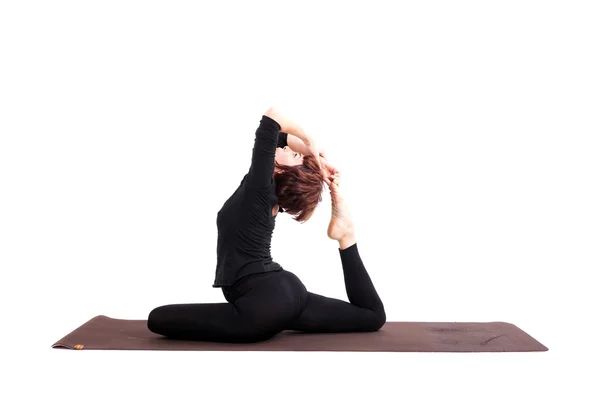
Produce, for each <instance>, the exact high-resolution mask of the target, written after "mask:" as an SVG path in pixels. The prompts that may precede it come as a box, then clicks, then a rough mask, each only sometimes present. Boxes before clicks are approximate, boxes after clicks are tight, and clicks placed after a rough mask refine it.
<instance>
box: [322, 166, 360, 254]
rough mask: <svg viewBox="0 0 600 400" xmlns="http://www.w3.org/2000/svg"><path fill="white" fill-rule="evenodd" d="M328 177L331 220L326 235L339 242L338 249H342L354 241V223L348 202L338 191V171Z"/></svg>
mask: <svg viewBox="0 0 600 400" xmlns="http://www.w3.org/2000/svg"><path fill="white" fill-rule="evenodd" d="M330 179H331V184H330V185H329V189H330V191H331V192H330V193H331V221H329V227H328V228H327V236H329V238H331V239H333V240H337V241H338V242H340V249H341V250H344V249H347V248H348V247H350V246H352V245H353V244H354V243H356V238H355V236H354V223H353V222H352V216H351V215H350V209H349V208H348V204H346V201H345V200H344V198H343V196H342V193H341V192H340V186H339V185H340V176H339V173H338V174H335V175H332V176H331V178H330Z"/></svg>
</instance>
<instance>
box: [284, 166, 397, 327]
mask: <svg viewBox="0 0 600 400" xmlns="http://www.w3.org/2000/svg"><path fill="white" fill-rule="evenodd" d="M339 182H340V176H339V173H337V174H335V175H333V176H331V177H330V181H329V182H328V183H329V188H330V190H331V221H330V223H329V227H328V229H327V235H328V236H329V237H330V238H331V239H335V240H337V241H338V242H339V244H340V248H339V252H340V257H341V259H342V267H343V270H344V281H345V283H346V293H347V295H348V299H349V300H350V303H348V302H345V301H342V300H339V299H333V298H330V297H325V296H321V295H319V294H315V293H311V292H308V301H307V302H306V305H305V308H304V310H303V312H302V313H301V314H300V316H299V318H298V319H297V320H296V321H294V322H293V323H292V325H291V326H290V328H289V329H295V330H300V331H305V332H370V331H376V330H378V329H379V328H381V327H382V326H383V324H384V323H385V320H386V315H385V310H384V308H383V303H382V302H381V299H380V298H379V295H378V294H377V291H376V290H375V287H374V286H373V282H372V281H371V277H370V276H369V274H368V273H367V270H366V269H365V266H364V264H363V262H362V259H361V258H360V254H359V253H358V247H357V244H356V237H355V235H354V224H353V222H352V217H351V215H350V210H349V209H348V205H347V203H346V201H345V200H344V198H343V195H342V193H341V191H340V188H339Z"/></svg>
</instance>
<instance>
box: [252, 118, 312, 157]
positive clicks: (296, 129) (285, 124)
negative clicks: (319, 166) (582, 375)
mask: <svg viewBox="0 0 600 400" xmlns="http://www.w3.org/2000/svg"><path fill="white" fill-rule="evenodd" d="M264 115H266V116H267V117H269V118H271V119H274V120H275V121H277V123H278V124H279V125H280V126H281V131H282V132H285V133H287V134H288V135H293V136H295V138H296V140H294V139H292V141H293V142H296V143H294V144H297V142H300V143H302V144H305V143H306V142H313V139H312V138H311V137H310V136H309V135H308V134H307V133H306V132H305V131H304V129H303V128H302V127H301V126H300V125H298V124H297V123H296V122H294V121H292V120H291V119H289V118H288V117H286V116H285V115H283V114H282V113H281V111H279V110H277V109H276V108H275V107H269V109H268V110H267V111H266V112H265V113H264ZM288 146H290V148H291V149H292V150H294V151H299V150H295V149H294V148H293V147H292V145H291V144H290V136H288ZM301 153H302V152H301ZM303 154H304V153H303Z"/></svg>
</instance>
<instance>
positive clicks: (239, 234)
mask: <svg viewBox="0 0 600 400" xmlns="http://www.w3.org/2000/svg"><path fill="white" fill-rule="evenodd" d="M280 130H281V126H280V125H279V123H277V121H275V120H274V119H272V118H269V117H267V116H266V115H263V116H262V119H261V121H260V125H259V127H258V129H257V130H256V133H255V135H256V137H255V139H254V148H253V150H252V162H251V165H250V170H249V171H248V173H247V174H246V175H245V176H244V179H242V181H241V182H240V185H239V187H238V188H237V189H236V191H235V192H234V193H233V194H232V195H231V197H229V199H227V201H225V203H224V204H223V207H221V210H219V212H218V213H217V229H218V239H217V268H216V272H215V282H214V284H213V287H223V286H230V285H232V284H233V283H234V282H235V281H236V280H238V279H240V278H241V277H243V276H246V275H250V274H254V273H258V272H266V271H276V270H280V269H282V267H281V265H279V264H278V263H277V262H275V261H273V258H272V257H271V238H272V236H273V229H274V228H275V217H276V216H273V214H272V210H273V207H275V205H276V204H278V201H277V196H276V194H275V179H274V178H273V172H274V171H275V149H276V148H277V147H285V146H286V145H287V133H284V132H280ZM279 212H282V210H281V208H280V209H279Z"/></svg>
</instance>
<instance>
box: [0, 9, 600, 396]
mask: <svg viewBox="0 0 600 400" xmlns="http://www.w3.org/2000/svg"><path fill="white" fill-rule="evenodd" d="M200 3H201V2H193V1H190V2H183V1H181V2H170V1H169V2H167V1H163V2H157V1H143V2H142V1H138V2H134V1H122V0H120V1H102V2H84V1H70V2H67V1H54V2H28V1H19V2H17V1H13V2H10V1H6V2H2V5H1V6H0V46H1V47H0V57H1V62H0V70H1V73H0V102H1V103H0V135H1V136H0V185H1V186H0V194H1V195H0V206H1V207H0V240H1V242H0V263H1V271H2V283H1V285H2V317H1V320H2V331H1V332H2V343H3V352H4V355H3V357H2V358H3V359H4V362H3V365H5V367H7V368H6V369H5V371H6V370H8V373H6V372H5V373H4V374H3V379H2V381H3V383H2V385H1V387H2V389H1V390H2V391H3V392H4V391H5V392H6V394H3V395H2V396H1V397H3V398H11V399H16V398H33V397H34V396H35V395H37V396H38V397H40V398H41V397H42V396H43V397H52V398H62V399H80V398H86V399H95V398H98V399H101V398H102V399H107V398H113V399H115V398H126V397H128V396H129V397H135V398H157V399H159V398H160V399H165V398H169V399H187V398H194V399H198V398H214V396H219V397H218V398H263V399H267V398H273V399H275V398H277V399H307V398H325V397H331V398H365V399H366V398H411V399H416V398H433V397H440V396H444V397H445V398H461V399H466V398H469V399H475V398H488V399H496V398H498V399H500V398H507V397H510V398H517V399H525V398H544V397H546V396H550V395H556V396H558V398H567V397H568V398H577V399H592V398H598V394H599V389H598V386H597V384H594V383H593V382H592V378H594V376H596V375H595V373H593V370H594V369H595V368H596V367H595V366H596V364H597V361H598V350H597V346H596V344H595V338H596V336H597V334H598V322H597V320H596V318H597V310H596V309H595V307H594V306H595V305H597V304H598V289H597V280H594V279H592V278H591V276H592V274H593V273H594V272H596V270H597V269H598V267H599V266H600V263H599V261H600V256H599V251H598V246H599V244H600V228H599V227H600V212H599V207H598V205H599V204H600V190H599V174H598V172H599V171H600V165H599V164H600V162H599V158H598V154H599V151H600V146H599V143H600V141H599V138H598V135H599V133H600V129H599V119H598V113H599V110H600V98H599V93H600V79H599V75H600V74H598V71H600V58H599V54H598V49H599V48H600V47H599V46H600V44H599V42H600V40H599V38H600V28H599V25H598V20H600V13H599V10H598V6H597V4H596V3H595V2H592V1H590V2H581V1H579V2H578V1H538V2H534V1H523V0H519V1H503V2H481V1H453V2H446V1H444V2H442V1H440V2H432V1H420V2H409V3H399V2H387V3H386V2H369V3H368V5H367V2H343V3H342V2H339V3H337V2H290V1H279V2H276V1H271V2H266V1H256V0H255V1H252V2H237V3H234V2H219V3H218V4H219V5H218V6H216V5H208V4H204V3H202V4H200ZM212 3H215V4H216V3H217V2H212ZM271 105H273V106H276V107H278V108H279V109H280V110H281V111H283V112H284V113H286V114H287V115H288V116H289V117H290V118H292V119H294V120H296V121H297V122H299V123H300V124H302V125H303V126H304V127H305V128H306V130H307V131H308V133H309V134H311V135H312V136H313V137H314V138H315V139H316V140H317V141H318V142H319V143H320V144H321V145H322V146H323V147H325V148H326V149H327V150H328V154H329V158H330V160H331V161H332V162H333V163H334V164H336V166H337V167H338V168H339V169H340V170H341V171H342V174H343V183H342V184H343V188H344V190H345V193H346V197H347V200H348V202H349V204H350V208H351V210H352V215H353V216H354V221H355V224H356V229H357V240H358V246H359V251H360V254H361V255H362V257H363V260H364V262H365V264H366V266H367V269H368V271H369V272H370V274H371V277H372V279H373V281H374V283H375V285H376V287H377V289H378V291H379V293H380V296H381V298H382V300H383V301H384V303H385V306H386V311H387V316H388V321H472V322H487V321H505V322H510V323H514V324H516V325H517V326H518V327H520V328H521V329H523V330H525V331H526V332H527V333H529V334H530V335H532V336H533V337H534V338H536V339H537V340H539V341H540V342H541V343H543V344H544V345H546V346H547V347H549V348H550V350H549V351H548V352H544V353H511V354H500V353H496V354H494V353H492V354H489V353H487V354H481V353H480V354H444V353H438V354H429V353H379V354H376V353H375V354H374V353H333V354H331V353H234V352H224V353H219V352H215V353H205V352H179V353H178V352H141V351H140V352H116V351H97V352H94V351H82V352H77V351H67V350H55V349H51V347H50V346H51V345H52V344H53V343H54V342H56V341H57V340H58V339H60V338H62V337H63V336H64V335H66V334H67V333H69V332H71V331H72V330H73V329H75V328H77V327H78V326H80V325H81V324H83V323H84V322H86V321H88V320H89V319H90V318H92V317H94V316H96V315H99V314H102V315H107V316H110V317H114V318H130V319H145V318H146V317H147V315H148V313H149V311H150V310H151V309H152V308H154V307H156V306H159V305H162V304H168V303H183V302H219V301H224V300H223V297H222V294H221V291H220V290H219V289H214V288H212V286H211V285H212V282H213V279H214V269H215V266H216V241H217V229H216V213H217V211H218V210H219V209H220V207H221V205H222V203H223V202H224V201H225V200H226V199H227V198H228V197H229V195H230V194H231V193H232V192H233V190H235V188H236V187H237V185H238V184H239V182H240V180H241V178H242V177H243V176H244V174H245V173H246V172H247V169H248V167H249V165H250V157H251V151H252V146H253V142H254V132H255V130H256V128H257V126H258V123H259V121H260V118H261V116H262V113H263V112H264V111H265V110H266V109H267V108H268V107H269V106H271ZM329 202H330V197H329V193H328V192H327V191H324V193H323V202H322V203H321V205H320V206H319V208H318V209H317V211H316V213H315V215H314V217H313V218H312V219H311V220H310V221H309V222H307V223H306V224H304V225H301V224H298V223H296V222H294V221H293V220H292V219H291V218H290V216H289V215H287V214H280V215H279V216H278V217H277V223H276V229H275V232H274V237H273V243H272V246H273V252H272V255H273V257H274V259H275V260H276V261H278V262H279V263H280V264H282V266H283V267H284V268H286V269H288V270H290V271H292V272H294V273H296V274H297V275H298V276H299V277H300V278H301V279H302V280H303V281H304V283H305V284H306V286H307V287H308V288H309V290H312V291H315V292H318V293H321V294H324V295H328V296H333V297H338V298H342V299H344V300H345V299H346V297H345V291H344V286H343V278H342V273H341V263H340V260H339V256H338V250H337V249H338V246H337V242H335V241H332V240H330V239H328V238H327V235H326V230H327V224H328V221H329V216H330V206H329V204H330V203H329ZM588 362H591V364H590V365H589V366H586V363H588ZM596 372H597V369H596ZM596 377H597V376H596ZM318 386H320V388H318ZM8 393H12V394H10V395H9V394H8ZM209 396H210V397H209Z"/></svg>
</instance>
